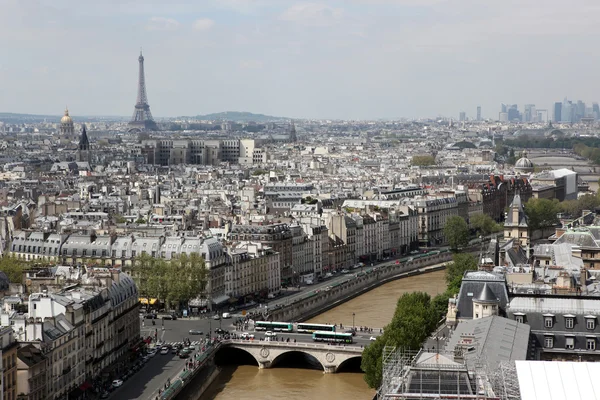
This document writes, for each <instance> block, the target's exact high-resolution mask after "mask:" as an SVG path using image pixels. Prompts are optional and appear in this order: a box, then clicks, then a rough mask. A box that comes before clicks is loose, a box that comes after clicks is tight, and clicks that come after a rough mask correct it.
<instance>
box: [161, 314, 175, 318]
mask: <svg viewBox="0 0 600 400" xmlns="http://www.w3.org/2000/svg"><path fill="white" fill-rule="evenodd" d="M162 319H177V315H175V314H165V315H163V316H162Z"/></svg>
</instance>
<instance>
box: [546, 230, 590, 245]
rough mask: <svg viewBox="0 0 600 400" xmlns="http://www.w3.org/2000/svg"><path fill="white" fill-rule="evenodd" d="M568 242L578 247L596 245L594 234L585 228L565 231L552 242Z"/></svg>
mask: <svg viewBox="0 0 600 400" xmlns="http://www.w3.org/2000/svg"><path fill="white" fill-rule="evenodd" d="M561 243H569V244H572V245H576V246H580V247H598V243H597V242H596V240H595V239H594V236H593V235H592V234H591V232H590V231H589V230H587V229H578V230H575V231H567V232H565V233H563V234H562V236H561V237H559V238H558V239H557V240H556V242H554V244H561Z"/></svg>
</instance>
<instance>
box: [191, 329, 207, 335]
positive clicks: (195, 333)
mask: <svg viewBox="0 0 600 400" xmlns="http://www.w3.org/2000/svg"><path fill="white" fill-rule="evenodd" d="M188 333H189V334H190V335H202V334H204V332H202V331H200V330H198V329H190V330H189V332H188Z"/></svg>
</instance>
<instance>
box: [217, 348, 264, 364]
mask: <svg viewBox="0 0 600 400" xmlns="http://www.w3.org/2000/svg"><path fill="white" fill-rule="evenodd" d="M215 364H217V365H254V366H257V367H258V366H259V365H260V363H259V362H258V359H257V358H256V356H255V355H254V354H252V352H250V351H248V350H246V349H242V348H239V347H235V346H223V347H221V348H220V349H219V350H217V352H216V353H215Z"/></svg>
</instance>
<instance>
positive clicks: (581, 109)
mask: <svg viewBox="0 0 600 400" xmlns="http://www.w3.org/2000/svg"><path fill="white" fill-rule="evenodd" d="M584 117H585V103H584V102H583V101H581V100H577V110H576V112H575V121H576V122H579V120H581V118H584Z"/></svg>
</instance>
